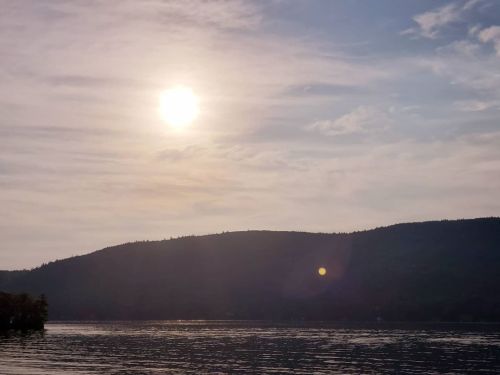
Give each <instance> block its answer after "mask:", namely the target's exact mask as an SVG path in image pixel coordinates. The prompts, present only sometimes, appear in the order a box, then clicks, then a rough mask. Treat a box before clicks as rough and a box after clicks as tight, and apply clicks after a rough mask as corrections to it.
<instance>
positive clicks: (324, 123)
mask: <svg viewBox="0 0 500 375" xmlns="http://www.w3.org/2000/svg"><path fill="white" fill-rule="evenodd" d="M392 123H393V121H392V119H391V118H390V116H389V114H388V112H387V111H384V110H381V109H379V108H376V107H371V106H360V107H357V108H355V109H354V110H353V111H352V112H349V113H347V114H345V115H343V116H341V117H339V118H337V119H335V120H321V121H316V122H313V123H312V124H310V125H308V126H307V127H306V129H307V130H310V131H318V132H320V133H322V134H325V135H329V136H335V135H341V134H350V133H360V132H374V131H379V130H383V129H387V128H388V127H389V126H390V125H391V124H392Z"/></svg>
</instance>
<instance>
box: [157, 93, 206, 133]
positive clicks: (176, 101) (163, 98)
mask: <svg viewBox="0 0 500 375" xmlns="http://www.w3.org/2000/svg"><path fill="white" fill-rule="evenodd" d="M198 113H199V100H198V97H197V96H196V95H195V94H194V92H193V90H192V89H191V88H190V87H186V86H176V87H172V88H170V89H168V90H165V91H163V92H162V93H161V94H160V115H161V117H162V119H163V120H164V121H165V122H166V123H167V124H169V125H170V126H172V127H174V128H182V127H184V126H186V125H189V124H191V123H192V122H193V121H194V120H196V118H197V117H198Z"/></svg>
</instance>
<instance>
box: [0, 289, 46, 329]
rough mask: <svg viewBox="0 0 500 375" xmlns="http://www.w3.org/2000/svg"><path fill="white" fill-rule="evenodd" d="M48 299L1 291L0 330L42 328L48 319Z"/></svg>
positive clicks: (42, 296)
mask: <svg viewBox="0 0 500 375" xmlns="http://www.w3.org/2000/svg"><path fill="white" fill-rule="evenodd" d="M47 306H48V305H47V300H46V299H45V296H44V295H43V294H42V295H41V296H40V297H39V298H34V297H32V296H30V295H28V294H26V293H22V294H10V293H3V292H0V330H11V329H15V330H41V329H43V328H44V323H45V322H46V321H47V316H48V312H47V311H48V310H47Z"/></svg>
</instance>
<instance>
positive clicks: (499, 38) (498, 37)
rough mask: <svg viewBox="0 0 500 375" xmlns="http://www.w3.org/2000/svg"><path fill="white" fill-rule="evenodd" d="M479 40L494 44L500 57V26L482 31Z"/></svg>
mask: <svg viewBox="0 0 500 375" xmlns="http://www.w3.org/2000/svg"><path fill="white" fill-rule="evenodd" d="M478 38H479V40H480V41H481V42H483V43H493V46H494V48H495V51H496V52H497V55H498V56H500V26H490V27H488V28H486V29H483V30H481V31H480V32H479V34H478Z"/></svg>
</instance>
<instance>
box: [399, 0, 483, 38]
mask: <svg viewBox="0 0 500 375" xmlns="http://www.w3.org/2000/svg"><path fill="white" fill-rule="evenodd" d="M480 2H481V0H469V1H466V2H465V3H463V2H460V1H455V2H451V3H449V4H447V5H444V6H441V7H439V8H436V9H433V10H429V11H427V12H424V13H420V14H417V15H416V16H414V17H413V20H414V21H415V22H416V23H417V27H416V28H410V29H407V30H405V31H403V32H402V34H403V35H412V34H413V35H421V36H423V37H425V38H429V39H435V38H437V37H438V36H439V33H440V32H441V30H442V29H443V28H444V27H446V26H448V25H450V24H452V23H455V22H458V21H461V20H462V16H463V14H464V12H466V11H469V10H470V9H472V8H473V7H474V6H476V5H477V4H479V3H480Z"/></svg>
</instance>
